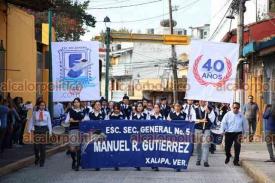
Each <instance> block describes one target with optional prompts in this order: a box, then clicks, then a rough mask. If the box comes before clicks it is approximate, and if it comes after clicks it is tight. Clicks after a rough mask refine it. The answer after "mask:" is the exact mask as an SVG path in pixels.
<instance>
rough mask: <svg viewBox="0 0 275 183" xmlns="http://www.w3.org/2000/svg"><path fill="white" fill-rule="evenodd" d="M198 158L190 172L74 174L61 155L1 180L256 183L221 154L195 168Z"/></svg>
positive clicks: (68, 160) (15, 182)
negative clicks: (42, 164) (226, 160)
mask: <svg viewBox="0 0 275 183" xmlns="http://www.w3.org/2000/svg"><path fill="white" fill-rule="evenodd" d="M195 160H196V159H195V156H193V157H192V158H191V161H190V163H189V169H188V171H186V172H179V173H178V172H174V171H173V170H172V169H161V171H159V172H154V171H152V170H151V169H149V168H144V169H143V171H140V172H138V171H135V170H134V169H132V168H123V169H121V170H120V171H113V170H112V169H105V170H102V171H99V172H96V171H92V170H81V171H79V172H75V171H72V170H71V169H70V166H71V158H70V157H69V156H66V155H65V153H59V154H56V155H55V156H52V157H50V158H49V159H47V161H46V164H45V167H43V168H40V167H35V166H34V165H32V166H30V167H27V168H24V169H22V170H20V171H18V172H15V173H13V174H10V175H7V176H4V177H2V178H0V182H1V183H48V182H49V183H74V182H76V183H105V182H106V183H147V182H148V183H152V182H156V183H169V182H171V183H193V182H194V183H205V182H206V183H208V182H209V183H246V182H249V183H252V182H253V181H252V179H251V178H249V177H248V176H247V175H246V174H245V172H244V171H243V169H242V168H241V167H234V166H233V165H232V162H231V163H230V164H229V165H225V164H224V155H223V154H222V153H221V152H218V153H217V154H215V155H211V157H210V158H209V163H210V166H211V167H209V168H205V167H203V166H195V165H194V164H195Z"/></svg>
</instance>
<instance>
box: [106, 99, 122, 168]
mask: <svg viewBox="0 0 275 183" xmlns="http://www.w3.org/2000/svg"><path fill="white" fill-rule="evenodd" d="M124 118H125V117H124V115H123V113H122V112H121V111H120V105H119V104H118V103H115V104H114V107H113V112H111V114H110V116H109V119H110V120H123V119H124ZM115 170H116V171H119V168H118V167H115Z"/></svg>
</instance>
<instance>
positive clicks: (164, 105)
mask: <svg viewBox="0 0 275 183" xmlns="http://www.w3.org/2000/svg"><path fill="white" fill-rule="evenodd" d="M160 101H161V105H160V110H161V114H162V116H164V117H165V118H166V119H167V117H168V115H169V113H170V112H171V108H170V106H169V105H168V104H167V100H166V97H162V98H161V99H160Z"/></svg>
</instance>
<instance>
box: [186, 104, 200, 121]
mask: <svg viewBox="0 0 275 183" xmlns="http://www.w3.org/2000/svg"><path fill="white" fill-rule="evenodd" d="M189 107H191V109H190V114H189V115H190V116H188V112H189ZM183 112H184V113H185V114H186V120H187V121H196V120H197V117H196V111H195V109H194V106H193V105H189V104H186V105H184V108H183Z"/></svg>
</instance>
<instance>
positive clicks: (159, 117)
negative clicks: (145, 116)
mask: <svg viewBox="0 0 275 183" xmlns="http://www.w3.org/2000/svg"><path fill="white" fill-rule="evenodd" d="M150 120H165V117H164V116H162V114H161V113H160V105H159V104H155V105H154V109H153V111H152V113H151V115H150Z"/></svg>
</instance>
